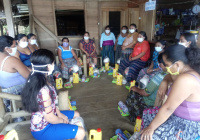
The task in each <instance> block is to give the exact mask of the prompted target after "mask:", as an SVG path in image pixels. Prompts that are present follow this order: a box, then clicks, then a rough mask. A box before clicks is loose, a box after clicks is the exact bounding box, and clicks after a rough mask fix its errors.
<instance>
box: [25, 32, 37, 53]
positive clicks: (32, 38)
mask: <svg viewBox="0 0 200 140" xmlns="http://www.w3.org/2000/svg"><path fill="white" fill-rule="evenodd" d="M27 38H28V47H29V48H30V49H31V51H32V52H34V51H35V50H38V49H39V47H38V44H37V40H36V35H34V34H33V33H30V34H28V35H27Z"/></svg>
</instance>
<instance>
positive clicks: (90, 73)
mask: <svg viewBox="0 0 200 140" xmlns="http://www.w3.org/2000/svg"><path fill="white" fill-rule="evenodd" d="M93 74H94V69H93V67H92V66H90V67H89V76H92V75H93Z"/></svg>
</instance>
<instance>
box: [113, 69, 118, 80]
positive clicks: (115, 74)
mask: <svg viewBox="0 0 200 140" xmlns="http://www.w3.org/2000/svg"><path fill="white" fill-rule="evenodd" d="M117 74H118V72H117V70H116V69H115V68H114V69H113V77H114V78H115V77H117Z"/></svg>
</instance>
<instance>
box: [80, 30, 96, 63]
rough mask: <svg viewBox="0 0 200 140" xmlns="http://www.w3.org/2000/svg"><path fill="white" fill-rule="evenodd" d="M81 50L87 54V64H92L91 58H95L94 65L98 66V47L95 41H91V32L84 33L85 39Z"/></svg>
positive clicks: (81, 42)
mask: <svg viewBox="0 0 200 140" xmlns="http://www.w3.org/2000/svg"><path fill="white" fill-rule="evenodd" d="M79 48H80V49H81V50H82V51H83V52H84V53H85V54H86V57H87V64H89V63H90V58H93V61H94V63H95V64H96V65H97V53H96V45H95V43H94V41H93V40H92V39H90V34H89V32H85V33H84V38H83V39H82V40H81V41H80V43H79Z"/></svg>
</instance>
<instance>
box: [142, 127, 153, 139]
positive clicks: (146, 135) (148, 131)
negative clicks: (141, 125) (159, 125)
mask: <svg viewBox="0 0 200 140" xmlns="http://www.w3.org/2000/svg"><path fill="white" fill-rule="evenodd" d="M153 133H154V129H152V128H151V127H150V126H148V127H147V128H145V129H143V130H142V132H141V140H152V135H153Z"/></svg>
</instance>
